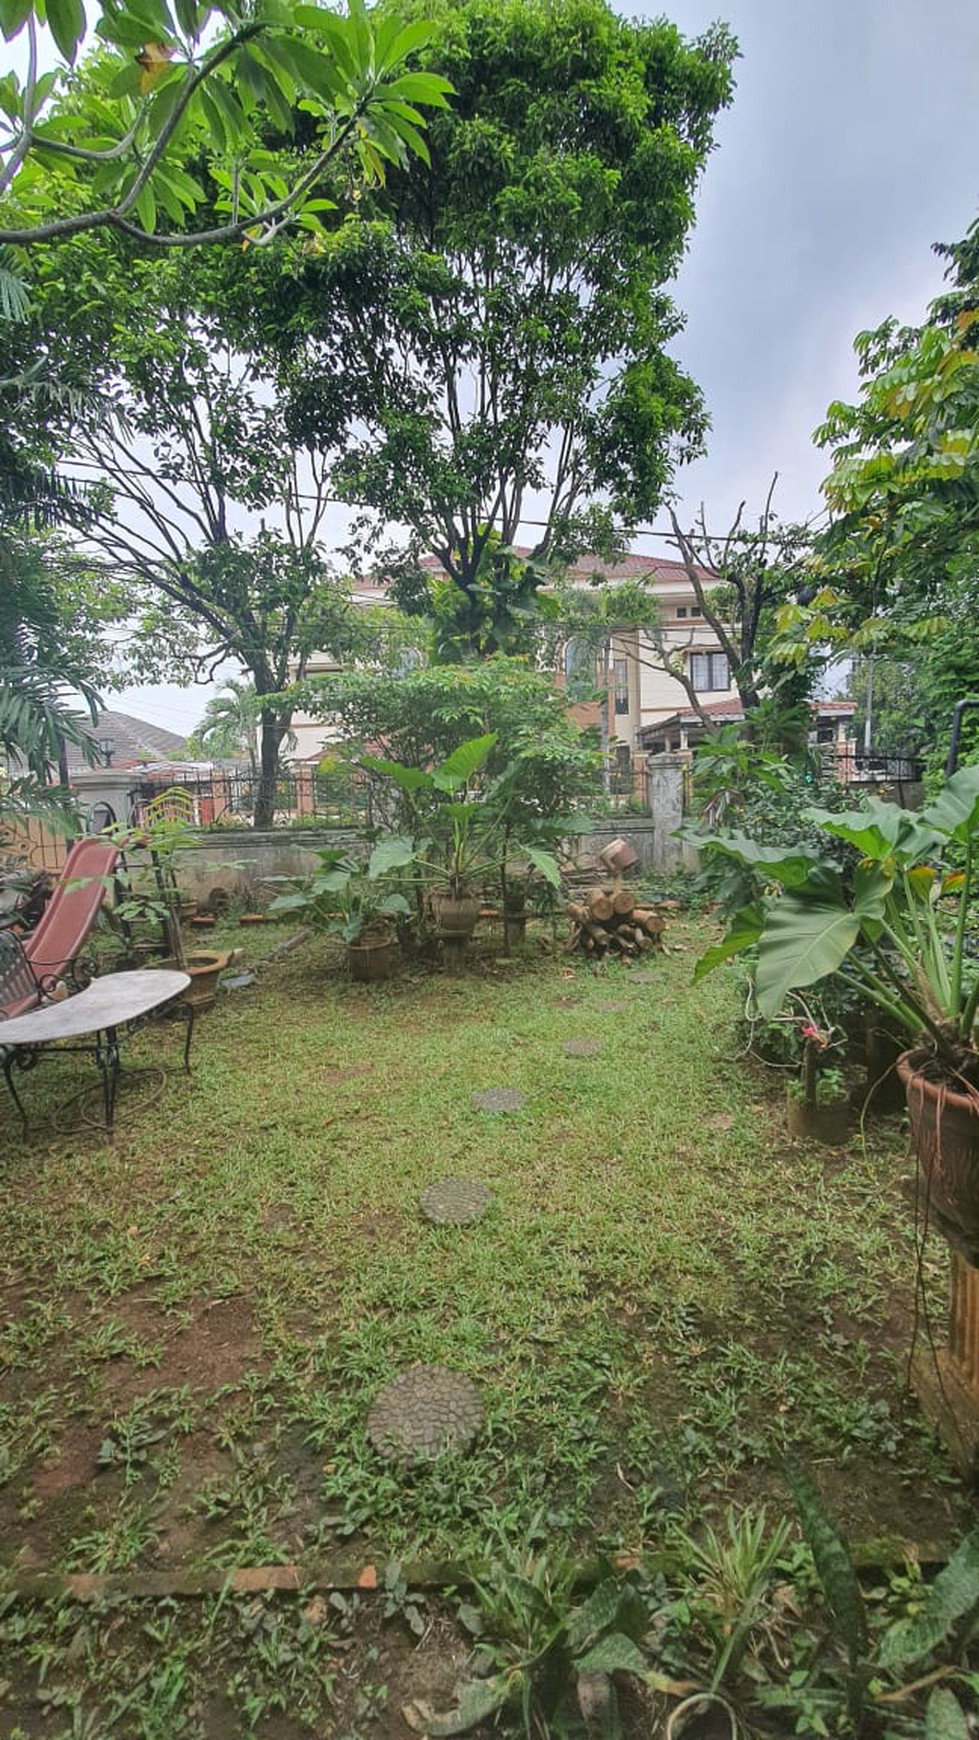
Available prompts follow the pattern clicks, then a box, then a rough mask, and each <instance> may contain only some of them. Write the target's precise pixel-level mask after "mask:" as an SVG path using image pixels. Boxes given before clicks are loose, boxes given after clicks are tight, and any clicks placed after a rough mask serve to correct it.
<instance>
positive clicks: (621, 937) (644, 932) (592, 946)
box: [565, 883, 666, 957]
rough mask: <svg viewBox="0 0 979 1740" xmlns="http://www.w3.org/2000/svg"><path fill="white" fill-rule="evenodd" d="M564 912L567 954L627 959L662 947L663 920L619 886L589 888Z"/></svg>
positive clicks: (632, 894) (570, 902)
mask: <svg viewBox="0 0 979 1740" xmlns="http://www.w3.org/2000/svg"><path fill="white" fill-rule="evenodd" d="M565 912H566V913H567V915H568V917H569V918H570V920H571V935H570V937H569V938H568V945H567V947H568V953H569V954H570V953H572V951H573V950H575V949H580V950H581V951H582V952H583V953H584V954H588V955H595V956H601V955H605V954H607V953H608V952H609V950H612V951H613V952H614V953H615V954H619V955H624V956H626V957H629V956H633V955H640V954H644V953H645V952H646V950H647V949H661V948H662V947H663V932H664V930H665V929H666V921H665V919H663V918H661V917H660V914H659V913H658V912H657V911H656V909H655V908H654V907H652V906H643V905H642V903H641V902H640V901H639V900H638V899H637V898H636V896H635V894H634V893H633V892H632V890H631V888H624V887H623V886H622V885H621V884H620V883H613V884H605V885H602V886H597V887H595V888H590V889H589V890H588V892H587V894H586V895H585V896H584V898H583V899H582V900H569V901H568V904H567V906H566V907H565Z"/></svg>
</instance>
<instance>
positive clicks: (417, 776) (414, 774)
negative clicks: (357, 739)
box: [360, 755, 431, 792]
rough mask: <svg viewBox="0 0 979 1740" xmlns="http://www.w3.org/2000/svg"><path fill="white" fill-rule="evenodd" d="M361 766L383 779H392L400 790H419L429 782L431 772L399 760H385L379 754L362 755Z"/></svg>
mask: <svg viewBox="0 0 979 1740" xmlns="http://www.w3.org/2000/svg"><path fill="white" fill-rule="evenodd" d="M360 765H361V767H366V768H367V770H368V772H370V773H379V774H381V775H382V776H383V778H385V779H393V780H394V783H395V785H396V786H398V787H399V789H400V790H401V791H409V792H410V791H421V790H422V789H423V787H425V786H428V785H430V784H431V774H428V773H426V772H425V771H424V769H423V768H421V767H405V766H404V765H403V764H402V763H401V762H400V761H385V760H384V759H383V758H382V757H381V756H379V755H364V756H362V757H361V761H360Z"/></svg>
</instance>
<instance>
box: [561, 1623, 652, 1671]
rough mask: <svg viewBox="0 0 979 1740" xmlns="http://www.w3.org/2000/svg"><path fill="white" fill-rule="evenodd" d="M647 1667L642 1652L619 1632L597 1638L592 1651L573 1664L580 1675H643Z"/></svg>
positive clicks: (630, 1639)
mask: <svg viewBox="0 0 979 1740" xmlns="http://www.w3.org/2000/svg"><path fill="white" fill-rule="evenodd" d="M648 1665H649V1664H648V1662H647V1661H646V1658H645V1656H644V1655H643V1653H642V1650H641V1649H639V1647H638V1646H637V1645H636V1644H634V1643H633V1641H632V1638H631V1637H626V1636H625V1635H624V1634H623V1633H622V1632H621V1631H610V1632H609V1634H608V1636H607V1637H602V1638H599V1641H598V1642H597V1643H596V1644H595V1647H594V1649H590V1650H588V1652H587V1654H586V1655H583V1656H581V1657H580V1658H579V1659H578V1660H577V1661H576V1662H575V1666H576V1668H577V1669H578V1672H579V1673H580V1674H617V1673H627V1674H644V1673H645V1672H646V1669H647V1667H648Z"/></svg>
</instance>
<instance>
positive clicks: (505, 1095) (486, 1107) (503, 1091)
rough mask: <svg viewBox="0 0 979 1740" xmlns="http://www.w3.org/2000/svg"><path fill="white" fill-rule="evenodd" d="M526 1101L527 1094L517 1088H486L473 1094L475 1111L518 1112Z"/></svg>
mask: <svg viewBox="0 0 979 1740" xmlns="http://www.w3.org/2000/svg"><path fill="white" fill-rule="evenodd" d="M526 1103H527V1095H526V1094H522V1093H520V1092H519V1090H518V1089H517V1088H486V1089H485V1091H484V1092H483V1093H479V1094H473V1105H474V1106H475V1108H476V1110H477V1112H519V1110H520V1107H521V1106H523V1105H526Z"/></svg>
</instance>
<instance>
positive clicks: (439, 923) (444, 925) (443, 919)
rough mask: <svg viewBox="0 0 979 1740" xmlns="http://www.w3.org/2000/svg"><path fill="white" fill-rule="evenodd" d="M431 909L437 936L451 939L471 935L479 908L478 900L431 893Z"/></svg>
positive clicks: (477, 918)
mask: <svg viewBox="0 0 979 1740" xmlns="http://www.w3.org/2000/svg"><path fill="white" fill-rule="evenodd" d="M432 909H433V911H434V913H435V923H436V927H437V929H438V933H439V936H444V937H451V938H453V939H459V938H463V937H470V936H472V933H473V931H474V930H475V929H476V925H477V923H478V921H479V914H480V910H481V908H480V903H479V901H478V900H472V899H468V898H465V897H462V898H456V897H455V896H454V895H449V894H437V895H433V897H432Z"/></svg>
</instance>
